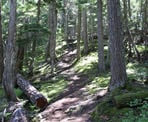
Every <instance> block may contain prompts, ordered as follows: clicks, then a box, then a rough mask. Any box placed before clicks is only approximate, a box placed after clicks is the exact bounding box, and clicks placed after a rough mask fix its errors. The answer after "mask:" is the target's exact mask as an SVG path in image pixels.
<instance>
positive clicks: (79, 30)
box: [77, 5, 82, 59]
mask: <svg viewBox="0 0 148 122" xmlns="http://www.w3.org/2000/svg"><path fill="white" fill-rule="evenodd" d="M81 14H82V12H81V6H80V5H78V23H77V59H79V58H80V56H81V51H80V40H81Z"/></svg>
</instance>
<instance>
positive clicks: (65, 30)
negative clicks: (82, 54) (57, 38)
mask: <svg viewBox="0 0 148 122" xmlns="http://www.w3.org/2000/svg"><path fill="white" fill-rule="evenodd" d="M63 2H64V40H65V41H66V44H67V47H68V49H69V43H68V10H67V9H68V8H67V2H68V1H67V0H64V1H63Z"/></svg>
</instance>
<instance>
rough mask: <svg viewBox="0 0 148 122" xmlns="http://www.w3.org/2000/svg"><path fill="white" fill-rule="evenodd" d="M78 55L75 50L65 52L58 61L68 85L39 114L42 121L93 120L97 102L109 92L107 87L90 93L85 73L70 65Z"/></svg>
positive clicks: (85, 121) (72, 121)
mask: <svg viewBox="0 0 148 122" xmlns="http://www.w3.org/2000/svg"><path fill="white" fill-rule="evenodd" d="M75 56H76V52H75V51H71V52H69V53H67V54H65V55H64V56H63V57H62V58H61V59H60V62H59V63H58V65H57V67H58V68H59V69H65V70H63V71H62V72H61V73H60V74H62V75H63V76H64V77H65V78H66V79H67V80H68V82H69V83H68V86H67V87H66V88H65V90H64V91H63V92H62V93H61V94H60V95H59V96H58V97H57V99H56V101H55V102H53V103H51V104H50V105H49V106H48V107H47V108H46V109H45V110H44V111H43V112H41V113H39V114H38V117H39V118H40V122H93V121H92V120H91V118H90V114H91V112H92V110H94V108H95V106H96V104H97V103H98V102H99V101H100V100H101V98H102V97H103V96H104V95H105V94H106V93H107V89H99V90H98V92H97V93H96V94H93V95H92V94H90V93H89V92H88V89H87V87H86V86H87V84H88V83H89V82H90V81H89V78H88V76H87V75H85V74H79V73H76V72H75V71H74V70H73V69H72V68H69V69H68V68H67V67H70V65H71V63H72V61H73V60H74V58H75Z"/></svg>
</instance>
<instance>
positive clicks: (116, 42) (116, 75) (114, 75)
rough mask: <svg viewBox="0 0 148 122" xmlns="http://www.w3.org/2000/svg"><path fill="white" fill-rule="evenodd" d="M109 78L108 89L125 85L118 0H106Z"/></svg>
mask: <svg viewBox="0 0 148 122" xmlns="http://www.w3.org/2000/svg"><path fill="white" fill-rule="evenodd" d="M107 4H108V23H109V41H110V42H109V43H110V55H111V80H110V85H109V90H110V91H112V90H114V89H116V88H119V87H125V85H126V81H127V74H126V68H125V60H124V54H123V42H122V39H123V38H122V23H121V9H120V0H108V1H107Z"/></svg>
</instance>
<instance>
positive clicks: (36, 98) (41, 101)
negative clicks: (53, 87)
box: [17, 74, 48, 109]
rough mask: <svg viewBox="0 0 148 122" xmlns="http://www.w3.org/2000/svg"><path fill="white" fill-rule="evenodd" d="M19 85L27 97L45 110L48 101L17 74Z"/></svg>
mask: <svg viewBox="0 0 148 122" xmlns="http://www.w3.org/2000/svg"><path fill="white" fill-rule="evenodd" d="M17 84H18V86H19V87H20V88H21V89H22V91H23V92H24V94H25V95H27V97H28V98H29V100H30V101H31V102H32V103H33V104H35V105H36V106H37V107H38V108H40V109H44V108H45V107H46V106H47V104H48V102H47V99H46V98H45V97H44V96H43V95H42V94H41V93H40V92H39V91H38V90H37V89H36V88H35V87H34V86H32V85H31V84H30V83H29V81H27V80H25V79H24V78H23V77H22V76H21V75H20V74H17Z"/></svg>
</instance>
